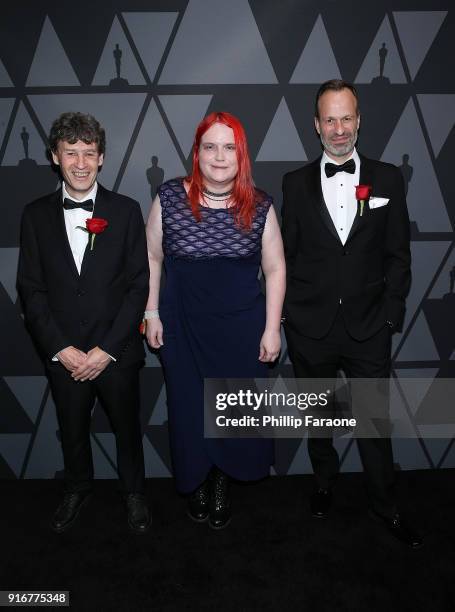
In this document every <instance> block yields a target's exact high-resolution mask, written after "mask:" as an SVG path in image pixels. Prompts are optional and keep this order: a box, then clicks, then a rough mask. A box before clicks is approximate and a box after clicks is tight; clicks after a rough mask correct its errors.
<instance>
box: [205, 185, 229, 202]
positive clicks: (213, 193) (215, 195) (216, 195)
mask: <svg viewBox="0 0 455 612" xmlns="http://www.w3.org/2000/svg"><path fill="white" fill-rule="evenodd" d="M233 191H234V190H233V189H229V191H224V192H223V193H217V192H216V191H209V190H208V189H206V188H205V187H204V188H203V190H202V193H204V195H206V196H207V197H208V198H209V200H211V199H212V198H225V199H226V198H228V197H229V196H230V195H232V193H233ZM209 196H212V198H210V197H209Z"/></svg>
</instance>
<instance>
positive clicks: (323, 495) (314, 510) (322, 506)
mask: <svg viewBox="0 0 455 612" xmlns="http://www.w3.org/2000/svg"><path fill="white" fill-rule="evenodd" d="M331 505H332V491H331V490H330V489H316V490H315V491H314V493H313V495H312V496H311V498H310V509H311V516H312V517H314V518H320V519H325V518H327V516H328V514H329V510H330V506H331Z"/></svg>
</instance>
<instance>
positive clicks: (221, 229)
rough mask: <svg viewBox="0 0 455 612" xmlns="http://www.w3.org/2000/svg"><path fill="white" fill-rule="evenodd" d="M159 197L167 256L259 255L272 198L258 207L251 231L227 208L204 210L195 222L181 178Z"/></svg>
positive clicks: (200, 257)
mask: <svg viewBox="0 0 455 612" xmlns="http://www.w3.org/2000/svg"><path fill="white" fill-rule="evenodd" d="M158 194H159V196H160V201H161V207H162V221H163V252H164V254H165V255H166V256H170V257H174V258H184V259H212V258H216V257H231V258H237V259H240V258H244V257H250V256H252V255H254V254H255V253H258V252H260V250H261V241H262V232H263V231H264V225H265V220H266V217H267V213H268V211H269V208H270V205H271V204H272V198H271V197H270V196H268V195H267V194H264V200H263V201H262V202H260V203H259V204H258V205H257V207H256V215H255V217H254V220H253V223H252V227H251V230H250V231H244V230H241V229H239V228H238V227H237V225H236V224H235V222H234V217H233V215H232V213H231V212H230V211H229V210H226V209H225V208H205V207H201V220H200V221H196V219H195V218H194V216H193V213H192V211H191V208H190V206H189V203H188V200H187V195H186V191H185V188H184V186H183V181H182V179H172V180H170V181H167V182H166V183H163V184H162V185H161V187H160V188H159V190H158Z"/></svg>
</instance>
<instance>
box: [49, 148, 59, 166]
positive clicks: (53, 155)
mask: <svg viewBox="0 0 455 612" xmlns="http://www.w3.org/2000/svg"><path fill="white" fill-rule="evenodd" d="M51 155H52V161H53V162H54V164H55V165H56V166H60V162H59V161H58V157H57V155H56V154H55V153H54V151H51Z"/></svg>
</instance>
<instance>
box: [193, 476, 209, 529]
mask: <svg viewBox="0 0 455 612" xmlns="http://www.w3.org/2000/svg"><path fill="white" fill-rule="evenodd" d="M209 500H210V487H209V481H208V478H207V479H206V480H204V482H203V483H202V484H201V485H200V486H199V487H198V488H197V489H196V490H195V491H193V493H191V495H190V496H189V497H188V516H189V517H190V518H191V519H193V521H196V523H203V522H204V521H206V520H207V519H208V516H209Z"/></svg>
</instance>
